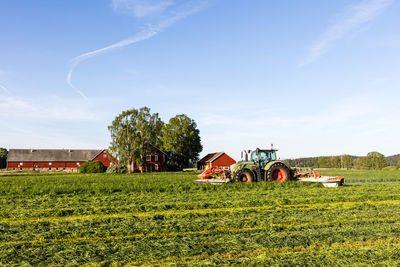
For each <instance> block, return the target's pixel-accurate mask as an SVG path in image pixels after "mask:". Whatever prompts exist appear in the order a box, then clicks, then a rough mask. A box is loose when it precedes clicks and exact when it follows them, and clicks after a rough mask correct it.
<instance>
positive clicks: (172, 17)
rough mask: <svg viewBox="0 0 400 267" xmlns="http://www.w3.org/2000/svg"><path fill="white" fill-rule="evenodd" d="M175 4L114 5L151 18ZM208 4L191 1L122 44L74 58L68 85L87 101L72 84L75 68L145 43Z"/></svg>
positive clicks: (134, 0) (118, 1) (121, 1)
mask: <svg viewBox="0 0 400 267" xmlns="http://www.w3.org/2000/svg"><path fill="white" fill-rule="evenodd" d="M172 4H173V2H172V1H139V0H114V1H113V5H114V8H116V7H118V8H119V9H121V8H122V7H124V8H125V9H128V10H133V11H134V15H135V16H137V17H145V16H150V15H153V14H155V13H160V12H163V11H165V9H166V8H167V7H168V6H171V5H172ZM206 4H207V2H206V1H202V2H196V1H190V2H188V3H186V4H184V5H183V6H182V5H179V6H176V7H175V9H173V10H170V11H169V12H168V14H165V16H163V18H162V20H161V22H158V23H156V24H154V25H153V24H150V25H149V26H147V27H146V28H145V29H144V30H142V31H140V32H139V33H137V34H136V35H134V36H132V37H130V38H127V39H125V40H122V41H120V42H117V43H114V44H112V45H109V46H106V47H103V48H100V49H96V50H93V51H90V52H87V53H84V54H81V55H79V56H77V57H74V58H73V59H72V60H71V61H70V68H69V71H68V75H67V83H68V85H69V86H70V87H71V88H72V89H73V90H74V91H76V92H77V93H78V94H79V95H80V96H82V97H83V98H84V99H87V97H86V95H85V94H84V93H83V91H81V90H79V89H78V88H77V87H76V86H74V85H73V83H72V74H73V72H74V70H75V68H76V67H77V66H78V65H79V63H81V62H82V61H84V60H86V59H88V58H91V57H94V56H97V55H100V54H102V53H105V52H108V51H111V50H114V49H118V48H122V47H125V46H128V45H132V44H135V43H137V42H140V41H144V40H146V39H149V38H151V37H153V36H155V35H157V34H159V33H160V32H162V31H163V30H165V29H166V28H169V27H171V26H172V25H174V24H175V23H176V22H178V21H180V20H181V19H183V18H185V17H187V16H190V15H192V14H194V13H196V12H198V11H200V10H202V9H204V8H205V7H206Z"/></svg>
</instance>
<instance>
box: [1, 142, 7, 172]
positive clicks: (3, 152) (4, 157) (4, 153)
mask: <svg viewBox="0 0 400 267" xmlns="http://www.w3.org/2000/svg"><path fill="white" fill-rule="evenodd" d="M7 154H8V151H7V149H5V148H2V147H0V169H4V168H6V167H7Z"/></svg>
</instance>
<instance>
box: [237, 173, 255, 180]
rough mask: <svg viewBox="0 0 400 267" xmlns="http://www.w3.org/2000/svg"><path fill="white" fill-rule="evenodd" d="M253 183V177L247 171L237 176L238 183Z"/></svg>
mask: <svg viewBox="0 0 400 267" xmlns="http://www.w3.org/2000/svg"><path fill="white" fill-rule="evenodd" d="M252 181H253V175H252V174H251V173H250V172H249V171H244V172H242V173H241V174H240V175H239V182H241V183H250V182H252Z"/></svg>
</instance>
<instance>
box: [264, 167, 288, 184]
mask: <svg viewBox="0 0 400 267" xmlns="http://www.w3.org/2000/svg"><path fill="white" fill-rule="evenodd" d="M265 174H266V180H267V181H277V182H286V181H288V180H292V175H291V172H290V170H289V168H288V167H286V165H285V164H283V163H275V164H274V165H272V166H271V167H270V168H269V169H268V170H267V171H266V173H265Z"/></svg>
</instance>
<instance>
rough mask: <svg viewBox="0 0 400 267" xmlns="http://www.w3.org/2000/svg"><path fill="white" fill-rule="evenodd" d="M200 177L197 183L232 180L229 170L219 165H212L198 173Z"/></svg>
mask: <svg viewBox="0 0 400 267" xmlns="http://www.w3.org/2000/svg"><path fill="white" fill-rule="evenodd" d="M197 177H199V178H200V179H198V180H195V182H196V183H209V184H225V183H229V182H230V181H231V180H230V178H228V172H227V171H225V170H223V169H221V168H217V167H212V168H210V169H207V170H205V171H204V172H202V173H201V174H199V175H197Z"/></svg>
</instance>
